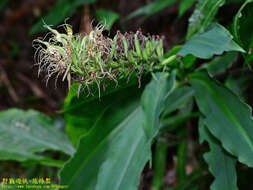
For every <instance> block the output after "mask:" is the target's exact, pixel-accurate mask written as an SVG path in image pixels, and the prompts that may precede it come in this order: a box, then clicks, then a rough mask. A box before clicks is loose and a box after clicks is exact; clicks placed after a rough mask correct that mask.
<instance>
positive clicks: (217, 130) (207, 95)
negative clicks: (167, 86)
mask: <svg viewBox="0 0 253 190" xmlns="http://www.w3.org/2000/svg"><path fill="white" fill-rule="evenodd" d="M190 83H191V85H192V86H193V88H194V90H195V98H196V101H197V104H198V107H199V109H200V111H201V112H202V113H203V115H204V116H205V120H204V123H205V125H206V126H207V127H208V129H209V131H210V132H211V133H212V134H213V135H214V136H215V137H216V138H217V139H219V140H220V141H221V143H222V146H223V147H224V148H225V150H227V151H228V152H229V153H231V154H232V155H234V156H236V157H238V160H239V161H240V162H242V163H244V164H246V165H248V166H250V167H252V166H253V159H252V158H253V120H252V116H251V108H250V107H249V106H248V105H246V104H245V103H243V102H242V101H241V100H240V99H239V98H238V97H237V96H236V95H235V94H233V93H232V92H231V91H230V90H228V89H227V88H225V87H224V86H223V85H221V84H219V83H218V82H216V81H215V80H213V79H211V78H210V77H209V76H208V74H207V73H206V72H197V73H194V74H192V75H191V76H190Z"/></svg>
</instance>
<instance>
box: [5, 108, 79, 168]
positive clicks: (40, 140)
mask: <svg viewBox="0 0 253 190" xmlns="http://www.w3.org/2000/svg"><path fill="white" fill-rule="evenodd" d="M44 150H57V151H62V152H64V153H66V154H69V155H72V154H74V152H75V149H74V148H73V146H72V144H71V143H70V142H69V140H68V139H67V136H66V135H65V134H64V133H62V131H60V130H59V129H57V128H56V127H55V126H54V124H53V121H52V120H50V118H49V117H47V116H45V115H43V114H42V113H39V112H37V111H34V110H28V111H22V110H18V109H10V110H7V111H4V112H1V113H0V159H3V160H18V161H26V160H40V161H42V160H44V161H46V160H45V159H46V158H45V157H43V156H42V155H38V154H36V153H38V152H42V151H44ZM48 161H50V160H48ZM51 161H52V162H53V160H51ZM51 164H53V163H51Z"/></svg>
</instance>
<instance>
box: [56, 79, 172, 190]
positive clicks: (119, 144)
mask: <svg viewBox="0 0 253 190" xmlns="http://www.w3.org/2000/svg"><path fill="white" fill-rule="evenodd" d="M166 76H167V75H164V74H157V75H155V79H153V80H152V81H151V83H150V84H149V85H148V86H147V88H146V89H145V91H144V92H143V97H144V99H145V98H147V95H146V94H149V95H150V98H152V97H153V95H154V96H155V97H156V96H158V97H159V98H157V99H155V100H153V101H149V104H150V105H149V108H150V109H151V112H152V113H153V112H154V113H155V114H154V115H152V116H153V117H159V114H157V113H160V110H159V108H160V107H159V106H157V105H160V103H159V102H157V101H161V100H162V98H161V97H164V96H165V95H166V94H167V93H168V92H164V91H162V92H164V93H161V92H160V91H154V90H156V89H157V88H158V89H159V87H160V88H162V87H163V86H164V85H165V84H168V81H167V80H165V79H166V78H167V77H166ZM173 79H174V78H173V77H170V79H169V80H173ZM156 80H158V81H156ZM169 83H171V82H169ZM156 85H158V86H159V87H156ZM169 90H170V89H168V91H169ZM120 95H121V96H123V98H122V99H121V100H120V101H118V99H117V98H112V99H111V104H110V105H108V108H107V110H106V111H105V112H104V113H103V114H102V116H101V117H100V119H98V120H97V121H96V122H95V123H94V124H93V126H92V127H91V130H90V131H89V132H88V134H86V135H85V136H82V138H81V140H80V143H79V146H78V150H77V152H76V154H75V155H74V157H73V158H72V159H71V160H70V161H69V162H68V163H67V164H66V165H65V166H64V168H63V170H62V171H61V173H60V176H61V184H66V185H68V186H69V188H70V189H76V190H78V189H90V190H104V189H110V190H116V189H117V190H119V189H120V190H125V189H126V190H129V189H131V190H134V189H137V187H138V184H139V175H140V173H141V171H142V169H143V167H144V165H145V164H146V162H147V161H148V160H149V159H150V154H151V150H150V146H151V141H152V139H153V137H154V135H155V134H156V133H157V131H158V130H159V126H158V125H157V126H153V125H156V123H155V122H152V123H147V122H145V118H146V116H145V114H149V112H145V111H143V110H142V107H141V105H140V96H139V95H138V94H134V93H129V90H128V91H126V93H120ZM108 96H112V94H111V95H108ZM144 102H145V101H144ZM100 103H101V102H100ZM154 105H155V106H154ZM145 106H147V105H145ZM92 109H97V108H96V107H90V110H92ZM154 109H155V110H154ZM153 121H156V119H153ZM145 125H149V127H148V126H145ZM155 127H156V128H155ZM144 129H146V130H147V131H145V132H144ZM148 129H149V130H148ZM151 132H153V134H151ZM147 134H148V135H149V138H147ZM112 171H113V172H112Z"/></svg>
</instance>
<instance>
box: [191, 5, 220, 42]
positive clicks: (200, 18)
mask: <svg viewBox="0 0 253 190" xmlns="http://www.w3.org/2000/svg"><path fill="white" fill-rule="evenodd" d="M224 3H225V0H198V3H197V5H196V8H195V10H194V12H193V14H192V16H191V17H190V18H189V25H188V31H187V39H189V38H191V37H192V35H193V34H195V33H203V32H204V31H205V30H206V28H207V27H208V26H209V25H210V23H211V22H212V20H213V19H214V17H215V15H216V13H217V11H218V9H219V8H220V7H221V6H222V5H223V4H224Z"/></svg>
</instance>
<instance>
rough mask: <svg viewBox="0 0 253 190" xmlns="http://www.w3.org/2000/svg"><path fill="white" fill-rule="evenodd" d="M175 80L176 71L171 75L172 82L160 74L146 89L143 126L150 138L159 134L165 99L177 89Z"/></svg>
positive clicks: (143, 97)
mask: <svg viewBox="0 0 253 190" xmlns="http://www.w3.org/2000/svg"><path fill="white" fill-rule="evenodd" d="M175 78H176V71H173V72H172V73H171V75H170V80H167V77H166V74H164V73H162V74H161V73H159V75H158V74H157V75H156V77H154V79H153V81H152V82H151V83H150V84H148V85H147V86H146V88H145V92H144V93H143V95H142V99H141V102H142V108H143V111H144V113H145V115H144V118H145V119H144V125H143V126H144V131H145V132H146V134H147V137H148V138H152V136H154V135H156V132H158V130H157V126H158V125H159V116H160V114H161V111H162V110H163V107H164V102H165V99H166V98H167V97H168V95H170V94H171V92H172V91H173V90H174V88H175ZM150 101H152V103H151V102H150Z"/></svg>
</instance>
